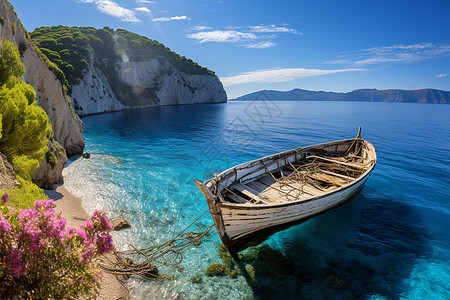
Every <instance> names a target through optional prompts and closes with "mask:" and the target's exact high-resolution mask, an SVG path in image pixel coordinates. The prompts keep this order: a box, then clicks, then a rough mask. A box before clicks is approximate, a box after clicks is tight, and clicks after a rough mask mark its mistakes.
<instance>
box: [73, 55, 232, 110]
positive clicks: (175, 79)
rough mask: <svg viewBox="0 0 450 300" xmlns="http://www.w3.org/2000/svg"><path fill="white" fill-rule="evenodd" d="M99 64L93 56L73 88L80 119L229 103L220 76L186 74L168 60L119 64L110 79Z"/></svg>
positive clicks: (160, 59) (75, 106) (75, 105)
mask: <svg viewBox="0 0 450 300" xmlns="http://www.w3.org/2000/svg"><path fill="white" fill-rule="evenodd" d="M98 60H99V59H98V57H96V55H95V53H93V56H92V58H91V61H90V65H89V70H88V71H86V72H85V73H84V77H83V78H82V80H81V82H80V84H78V85H74V86H73V87H72V99H73V102H74V108H75V111H76V113H77V114H78V115H80V116H85V115H89V114H95V113H102V112H108V111H116V110H121V109H126V108H132V107H149V106H160V105H181V104H195V103H221V102H226V101H227V95H226V93H225V90H224V89H223V86H222V83H221V82H220V80H219V79H218V78H217V76H215V75H209V74H208V75H193V74H186V73H184V72H181V71H179V70H178V69H177V68H176V67H174V66H173V65H172V64H171V63H170V62H169V61H168V60H167V59H164V58H158V59H149V60H146V61H141V62H131V61H128V62H125V61H121V62H117V63H115V71H116V74H113V76H111V74H109V75H110V76H108V77H107V76H106V75H105V74H104V73H103V71H102V70H101V68H98V67H96V66H95V65H98V63H99V62H98ZM95 61H96V62H97V63H96V64H94V62H95ZM111 77H115V78H117V79H119V83H118V84H119V85H120V86H119V87H118V86H114V87H113V86H112V83H111V79H110V78H111ZM115 83H116V84H117V82H115Z"/></svg>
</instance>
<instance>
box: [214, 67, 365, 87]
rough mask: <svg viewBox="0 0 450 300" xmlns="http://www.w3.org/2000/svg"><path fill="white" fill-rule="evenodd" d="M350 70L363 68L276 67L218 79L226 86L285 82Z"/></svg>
mask: <svg viewBox="0 0 450 300" xmlns="http://www.w3.org/2000/svg"><path fill="white" fill-rule="evenodd" d="M351 71H363V69H339V70H318V69H303V68H276V69H266V70H257V71H252V72H247V73H242V74H238V75H232V76H227V77H221V78H220V80H221V81H222V84H223V85H224V86H225V87H227V86H232V85H236V84H242V83H273V82H285V81H291V80H295V79H301V78H306V77H311V76H320V75H327V74H333V73H340V72H351Z"/></svg>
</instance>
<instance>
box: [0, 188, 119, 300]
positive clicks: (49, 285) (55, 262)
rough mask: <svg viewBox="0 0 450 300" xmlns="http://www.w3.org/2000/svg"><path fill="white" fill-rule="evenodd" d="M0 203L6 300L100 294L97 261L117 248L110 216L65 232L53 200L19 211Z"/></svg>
mask: <svg viewBox="0 0 450 300" xmlns="http://www.w3.org/2000/svg"><path fill="white" fill-rule="evenodd" d="M1 200H2V203H0V298H1V299H5V298H6V299H8V298H15V297H16V296H17V297H18V298H20V299H22V298H25V299H31V298H33V299H36V298H39V299H50V298H52V299H55V298H56V299H63V298H64V299H66V298H79V297H90V296H92V295H95V294H96V293H97V292H98V288H99V281H100V277H101V274H102V273H101V272H100V271H99V269H98V267H97V265H96V264H95V262H94V259H95V257H97V256H98V255H100V254H103V253H106V252H108V251H109V250H111V248H112V239H111V235H110V234H109V232H110V231H111V228H112V226H111V224H109V222H108V220H107V218H106V216H105V213H104V212H102V211H97V210H96V211H95V212H94V213H93V215H92V216H91V218H90V219H89V220H87V221H86V222H85V223H84V224H83V225H81V228H78V229H76V228H65V225H66V219H64V218H63V217H61V214H60V213H56V212H55V211H54V209H53V208H54V206H55V205H54V204H53V200H41V201H36V202H35V203H34V207H33V208H31V209H24V210H15V209H13V208H10V207H8V206H7V205H6V202H7V201H8V200H9V195H8V194H5V195H3V196H2V197H1Z"/></svg>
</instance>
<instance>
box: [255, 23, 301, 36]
mask: <svg viewBox="0 0 450 300" xmlns="http://www.w3.org/2000/svg"><path fill="white" fill-rule="evenodd" d="M249 28H250V31H251V32H263V33H280V32H286V33H294V34H300V35H301V34H302V33H301V32H298V31H297V30H296V29H293V28H288V27H286V26H275V25H258V26H249Z"/></svg>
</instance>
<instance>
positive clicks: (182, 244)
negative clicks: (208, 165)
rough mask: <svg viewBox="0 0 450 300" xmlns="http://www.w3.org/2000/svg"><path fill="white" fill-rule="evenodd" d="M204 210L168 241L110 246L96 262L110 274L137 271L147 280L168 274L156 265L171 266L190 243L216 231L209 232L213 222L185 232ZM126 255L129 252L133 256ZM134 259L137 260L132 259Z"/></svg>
mask: <svg viewBox="0 0 450 300" xmlns="http://www.w3.org/2000/svg"><path fill="white" fill-rule="evenodd" d="M208 211H209V210H206V211H205V212H204V213H202V214H201V215H200V216H199V217H198V218H197V219H195V220H194V221H193V222H192V223H191V224H189V226H187V227H186V228H185V229H183V230H182V231H181V232H179V233H178V234H177V235H176V236H175V237H174V238H172V239H170V240H168V241H165V242H163V243H161V244H158V245H154V246H151V247H148V248H144V249H138V248H136V247H135V246H134V245H130V246H131V247H132V248H133V249H132V250H125V251H116V250H113V251H112V252H111V253H110V254H107V255H104V256H103V257H102V258H101V259H100V260H99V262H98V264H99V266H100V267H101V268H102V269H103V270H104V271H105V272H107V273H110V274H113V275H126V276H130V275H140V276H142V277H144V278H146V279H150V280H156V279H158V280H164V279H166V278H169V277H168V276H167V275H160V274H159V273H158V268H160V267H162V266H166V267H172V268H173V267H175V266H176V265H178V264H180V263H181V262H182V260H183V255H182V254H183V253H184V252H185V251H187V250H189V249H190V248H191V247H193V246H199V245H200V244H201V243H202V242H204V241H206V240H208V239H210V238H211V237H213V236H214V235H215V234H216V233H213V234H210V231H211V230H212V229H213V228H214V225H211V226H207V227H202V228H198V229H194V230H192V231H189V232H186V231H187V230H188V229H189V228H190V227H191V226H192V225H194V224H195V223H196V222H197V221H198V220H199V219H200V218H201V217H203V216H204V215H205V214H206V213H207V212H208ZM128 256H132V257H133V258H134V260H132V259H131V258H129V257H128ZM136 260H137V261H139V262H137V263H136V262H135V261H136Z"/></svg>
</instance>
